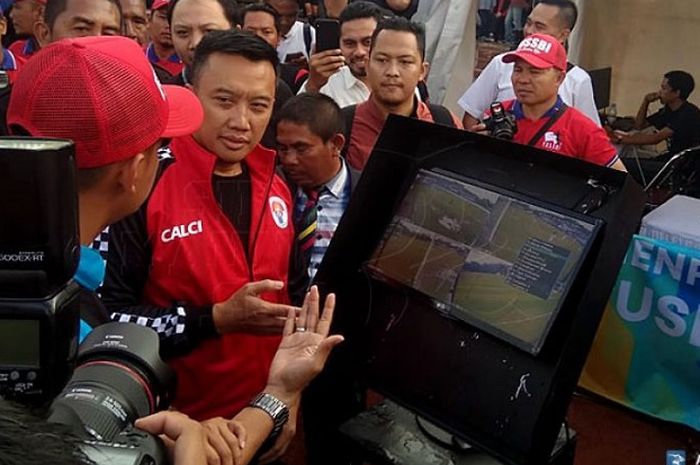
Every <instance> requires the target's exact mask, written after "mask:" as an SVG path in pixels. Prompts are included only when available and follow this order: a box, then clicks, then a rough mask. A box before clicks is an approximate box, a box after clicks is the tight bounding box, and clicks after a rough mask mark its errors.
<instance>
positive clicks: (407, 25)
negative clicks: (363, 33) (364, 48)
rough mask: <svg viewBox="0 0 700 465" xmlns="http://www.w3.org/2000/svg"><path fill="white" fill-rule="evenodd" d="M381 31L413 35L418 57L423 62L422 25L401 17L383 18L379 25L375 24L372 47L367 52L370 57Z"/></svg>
mask: <svg viewBox="0 0 700 465" xmlns="http://www.w3.org/2000/svg"><path fill="white" fill-rule="evenodd" d="M382 31H398V32H409V33H411V34H413V35H414V36H415V37H416V42H417V43H418V52H419V53H420V57H421V59H423V60H424V59H425V28H424V27H423V25H422V24H420V23H416V22H414V21H410V20H408V19H406V18H403V17H401V16H391V17H389V18H384V19H383V20H382V21H380V23H379V24H377V28H376V29H375V30H374V33H373V34H372V46H371V48H370V50H369V53H370V55H371V54H372V49H374V44H375V42H376V40H377V36H378V35H379V33H380V32H382Z"/></svg>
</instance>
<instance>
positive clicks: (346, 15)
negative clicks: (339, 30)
mask: <svg viewBox="0 0 700 465" xmlns="http://www.w3.org/2000/svg"><path fill="white" fill-rule="evenodd" d="M389 16H393V13H392V12H391V11H389V10H385V9H384V8H382V7H380V6H379V5H377V4H376V3H372V2H366V1H364V0H361V1H359V2H352V3H350V4H348V6H346V7H345V8H343V11H341V12H340V15H339V16H338V20H339V21H340V25H341V26H342V25H343V23H347V22H348V21H354V20H356V19H366V18H374V19H375V20H376V21H377V24H379V22H381V21H382V20H383V19H384V18H387V17H389Z"/></svg>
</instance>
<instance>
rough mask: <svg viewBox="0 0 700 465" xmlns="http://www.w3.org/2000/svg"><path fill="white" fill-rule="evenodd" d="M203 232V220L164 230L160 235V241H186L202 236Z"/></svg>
mask: <svg viewBox="0 0 700 465" xmlns="http://www.w3.org/2000/svg"><path fill="white" fill-rule="evenodd" d="M203 230H204V228H203V226H202V220H195V221H192V222H191V223H188V224H179V225H176V226H173V227H172V228H167V229H164V230H163V232H162V233H160V240H161V241H163V242H165V243H168V242H171V241H174V240H175V239H184V238H186V237H190V236H194V235H195V234H201V233H202V231H203Z"/></svg>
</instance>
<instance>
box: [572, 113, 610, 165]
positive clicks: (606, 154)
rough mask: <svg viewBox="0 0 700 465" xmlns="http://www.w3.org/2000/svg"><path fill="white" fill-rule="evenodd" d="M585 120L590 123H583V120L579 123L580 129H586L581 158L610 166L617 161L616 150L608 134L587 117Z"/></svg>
mask: <svg viewBox="0 0 700 465" xmlns="http://www.w3.org/2000/svg"><path fill="white" fill-rule="evenodd" d="M586 121H587V122H588V123H590V124H585V125H584V124H583V120H582V121H581V123H579V124H580V127H581V129H582V130H583V131H586V137H585V146H584V147H583V152H582V155H581V156H582V158H583V159H584V160H586V161H589V162H591V163H595V164H596V165H601V166H612V164H613V163H615V162H616V161H617V150H615V147H614V146H613V145H612V142H610V138H609V137H608V134H607V133H606V132H605V130H604V129H603V128H601V127H600V126H597V125H596V124H595V123H593V122H592V121H591V120H589V119H588V118H586Z"/></svg>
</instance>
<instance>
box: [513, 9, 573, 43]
mask: <svg viewBox="0 0 700 465" xmlns="http://www.w3.org/2000/svg"><path fill="white" fill-rule="evenodd" d="M559 13H560V9H559V7H557V6H553V5H544V4H539V5H537V6H536V7H535V8H533V9H532V12H531V13H530V16H528V17H527V20H526V21H525V26H524V27H523V34H524V35H525V37H527V36H529V35H531V34H547V35H550V36H552V37H554V38H556V39H557V40H558V41H559V42H561V43H564V41H565V40H566V39H567V37H569V33H571V31H570V30H569V29H568V27H567V26H566V25H565V24H564V22H563V21H562V19H561V17H560V16H559Z"/></svg>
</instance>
